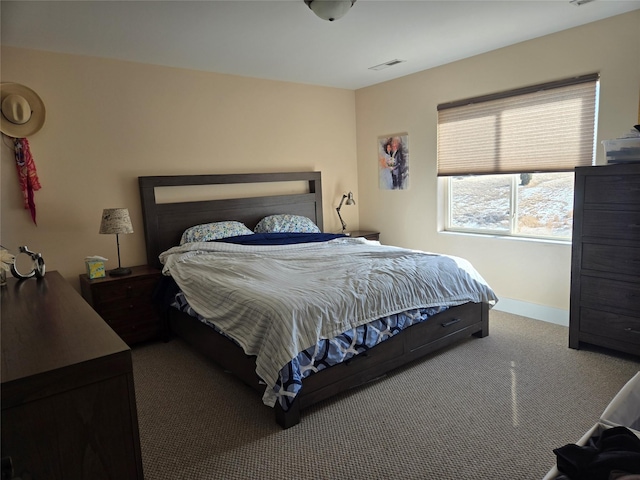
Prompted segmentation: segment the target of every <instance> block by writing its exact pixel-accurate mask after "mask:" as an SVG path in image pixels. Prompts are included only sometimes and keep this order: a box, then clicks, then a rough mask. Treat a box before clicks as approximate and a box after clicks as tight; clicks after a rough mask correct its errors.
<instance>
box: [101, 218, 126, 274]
mask: <svg viewBox="0 0 640 480" xmlns="http://www.w3.org/2000/svg"><path fill="white" fill-rule="evenodd" d="M100 233H104V234H114V233H115V235H116V245H117V246H118V268H116V269H113V270H110V271H109V275H111V276H113V277H121V276H123V275H130V274H131V269H130V268H123V267H122V266H121V265H120V240H119V238H118V235H120V234H121V233H133V226H132V225H131V218H129V210H127V209H126V208H105V209H104V210H103V211H102V222H101V223H100Z"/></svg>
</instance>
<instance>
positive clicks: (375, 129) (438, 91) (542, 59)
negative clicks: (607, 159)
mask: <svg viewBox="0 0 640 480" xmlns="http://www.w3.org/2000/svg"><path fill="white" fill-rule="evenodd" d="M591 72H600V74H601V84H600V112H599V123H598V143H597V146H598V151H597V152H598V156H597V161H598V163H603V158H602V157H603V155H602V147H601V146H600V140H602V139H608V138H615V137H617V136H619V135H620V134H622V133H625V132H627V131H628V130H629V129H630V128H632V126H633V125H634V124H635V122H636V120H637V118H638V95H639V92H640V11H635V12H632V13H629V14H625V15H621V16H617V17H613V18H610V19H607V20H603V21H600V22H596V23H592V24H589V25H586V26H582V27H579V28H574V29H571V30H566V31H564V32H560V33H558V34H554V35H549V36H546V37H542V38H539V39H535V40H532V41H528V42H524V43H521V44H518V45H514V46H511V47H508V48H503V49H500V50H496V51H493V52H490V53H487V54H483V55H478V56H476V57H473V58H469V59H466V60H462V61H459V62H455V63H452V64H449V65H445V66H442V67H439V68H434V69H430V70H426V71H424V72H421V73H417V74H414V75H410V76H406V77H403V78H400V79H398V80H394V81H390V82H386V83H383V84H379V85H376V86H372V87H369V88H364V89H361V90H358V91H357V92H356V124H357V135H358V178H359V191H360V202H359V210H360V226H361V227H362V228H366V227H371V228H375V229H380V231H381V232H382V234H381V240H382V241H383V242H385V243H391V244H397V245H402V246H406V247H411V248H418V249H423V250H430V251H438V252H444V253H449V254H452V255H459V256H463V257H466V258H468V259H469V260H470V261H471V262H472V263H473V264H474V265H475V266H476V268H478V270H479V271H480V272H481V273H482V275H483V276H484V277H485V278H486V279H487V280H488V281H489V283H490V284H491V285H492V287H493V288H494V289H495V290H496V292H497V294H498V295H499V296H501V297H505V298H508V299H512V300H516V301H520V302H526V303H529V304H535V305H543V306H548V307H551V308H555V309H562V310H568V308H569V287H570V263H571V247H570V245H568V244H564V245H562V244H552V243H542V242H532V241H523V240H510V239H500V238H489V237H481V236H468V235H453V234H445V233H438V214H439V212H438V191H437V178H436V129H437V125H436V122H437V113H436V106H437V105H438V104H439V103H443V102H449V101H453V100H459V99H463V98H467V97H473V96H477V95H483V94H488V93H494V92H499V91H503V90H508V89H512V88H516V87H522V86H526V85H531V84H536V83H541V82H547V81H550V80H557V79H562V78H566V77H571V76H575V75H581V74H585V73H591ZM394 132H408V133H409V148H410V187H409V189H408V190H406V191H384V190H379V189H378V178H377V175H378V170H377V152H376V139H377V137H378V136H379V135H385V134H390V133H394Z"/></svg>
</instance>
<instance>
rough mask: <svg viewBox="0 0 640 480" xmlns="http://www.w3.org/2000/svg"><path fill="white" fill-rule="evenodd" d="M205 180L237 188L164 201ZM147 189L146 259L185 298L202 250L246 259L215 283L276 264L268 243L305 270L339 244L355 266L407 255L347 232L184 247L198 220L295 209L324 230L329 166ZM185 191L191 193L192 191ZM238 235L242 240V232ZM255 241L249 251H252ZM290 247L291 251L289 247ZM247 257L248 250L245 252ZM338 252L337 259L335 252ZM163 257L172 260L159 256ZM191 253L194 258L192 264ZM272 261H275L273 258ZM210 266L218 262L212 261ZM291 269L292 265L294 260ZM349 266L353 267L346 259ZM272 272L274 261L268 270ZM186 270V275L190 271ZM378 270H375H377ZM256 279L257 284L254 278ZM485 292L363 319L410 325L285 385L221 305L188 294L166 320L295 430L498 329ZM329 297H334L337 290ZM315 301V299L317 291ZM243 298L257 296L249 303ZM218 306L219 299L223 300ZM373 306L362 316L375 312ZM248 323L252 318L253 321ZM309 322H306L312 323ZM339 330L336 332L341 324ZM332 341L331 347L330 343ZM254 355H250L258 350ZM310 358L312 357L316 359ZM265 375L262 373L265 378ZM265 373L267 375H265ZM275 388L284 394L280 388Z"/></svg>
mask: <svg viewBox="0 0 640 480" xmlns="http://www.w3.org/2000/svg"><path fill="white" fill-rule="evenodd" d="M264 185H270V186H276V193H273V191H272V190H269V191H268V193H258V194H257V195H254V194H246V193H242V192H244V191H246V189H247V188H248V189H249V190H251V189H252V188H254V187H255V188H256V189H257V190H258V191H259V192H260V191H261V189H260V188H258V187H264ZM289 185H295V186H296V187H295V188H293V187H291V188H290V187H289ZM203 186H208V188H210V187H212V186H213V188H216V187H220V188H221V189H225V188H226V189H228V188H230V187H231V190H223V192H230V193H229V194H227V193H224V195H223V196H224V197H225V198H220V197H219V196H214V197H215V198H213V199H209V198H205V199H201V198H198V199H190V197H189V195H186V196H185V198H179V197H180V196H178V197H175V196H174V197H172V196H171V195H170V196H169V198H168V199H167V198H159V197H158V195H157V194H158V193H159V192H161V191H165V190H166V189H169V190H174V188H173V187H180V189H187V190H186V191H188V189H189V188H194V189H197V188H201V187H203ZM234 187H238V188H240V187H242V189H245V190H242V192H241V193H237V191H235V190H233V188H234ZM139 188H140V196H141V203H142V213H143V222H144V229H145V243H146V248H147V261H148V263H149V265H155V266H158V267H161V268H162V267H164V270H165V275H168V276H170V277H172V278H173V277H175V278H174V280H175V281H176V284H175V285H174V286H175V287H176V292H173V291H171V293H170V296H173V295H174V293H178V296H176V298H180V297H179V294H180V293H181V290H185V292H184V293H185V294H186V293H188V294H189V295H191V291H190V287H189V285H188V284H190V283H193V282H191V279H195V278H196V276H197V275H195V274H194V273H191V272H188V273H186V274H185V273H184V272H183V273H180V272H181V271H180V270H179V268H182V265H183V264H184V263H189V261H190V259H191V258H193V257H195V256H198V255H202V256H203V258H204V257H206V258H214V262H218V259H221V258H222V256H225V259H226V258H230V259H231V260H233V261H234V262H235V261H237V262H238V263H237V264H235V263H234V265H233V266H232V267H229V266H226V267H224V268H222V267H220V268H221V270H220V271H218V272H217V273H216V274H215V275H211V277H212V280H211V281H213V280H214V279H215V278H217V277H218V275H221V274H222V273H224V272H223V270H229V271H235V270H236V268H244V266H247V267H246V268H250V267H249V266H248V265H249V264H251V263H253V260H252V259H253V257H251V255H260V256H261V258H262V256H264V257H265V261H266V260H269V261H274V262H275V261H277V260H274V259H272V258H270V257H269V255H272V253H268V252H265V251H264V250H269V251H271V250H273V251H274V252H275V253H273V255H275V256H276V257H277V256H279V257H280V258H281V259H282V258H285V257H286V258H287V260H289V257H291V261H294V260H295V261H296V262H298V263H297V264H296V267H295V268H296V269H298V268H301V269H303V268H309V269H313V270H314V271H316V272H317V271H318V267H317V266H316V267H314V266H312V265H313V262H314V259H315V258H318V259H321V258H323V257H322V255H327V252H329V249H336V250H331V252H338V251H340V252H344V256H343V257H340V258H344V259H345V261H344V262H342V263H344V264H345V265H346V264H350V265H353V266H354V268H355V266H356V263H350V262H356V261H357V260H356V257H359V256H361V255H363V256H365V257H367V258H368V259H370V258H371V257H374V256H380V257H385V258H386V256H387V254H386V253H385V254H384V255H382V253H381V249H382V250H385V249H386V250H385V252H387V251H388V252H389V254H390V255H394V254H396V252H400V249H397V247H389V246H382V245H380V244H379V243H378V242H370V241H368V240H364V239H351V238H348V237H347V238H344V237H343V236H342V235H335V236H333V237H331V238H330V239H329V240H325V239H322V241H320V240H319V241H318V242H317V243H311V242H309V243H307V242H306V241H302V243H297V244H294V245H286V246H284V247H276V246H274V247H271V246H269V247H263V246H252V247H247V246H245V245H236V244H233V243H232V242H231V240H226V239H222V240H221V241H219V242H207V243H206V244H205V243H187V244H186V245H184V246H180V242H181V238H182V235H183V233H184V232H185V230H187V229H189V228H190V227H193V226H195V225H200V224H207V223H211V222H224V221H229V220H233V221H237V222H240V223H241V224H244V225H245V226H246V227H247V228H248V229H250V230H253V229H254V227H255V226H256V225H258V223H259V222H260V221H261V220H262V219H264V218H265V217H269V216H271V215H276V216H279V215H294V216H296V217H303V218H308V219H310V221H311V222H313V223H314V224H315V225H317V227H318V228H319V230H322V228H323V211H322V180H321V174H320V172H285V173H258V174H224V175H173V176H144V177H139ZM280 190H282V193H279V191H280ZM180 191H181V192H182V191H183V190H180ZM181 195H182V194H181ZM318 235H324V234H318ZM267 236H269V235H267ZM276 236H277V235H276ZM290 236H291V235H290ZM293 236H295V234H294V235H293ZM247 237H250V236H247ZM237 238H240V239H242V237H237ZM252 238H253V237H252ZM255 238H257V237H255ZM247 248H249V249H250V250H248V253H247ZM282 249H285V250H284V251H282ZM394 249H397V250H394ZM256 251H257V253H256ZM414 253H415V255H420V257H419V259H420V261H422V260H423V258H422V253H423V252H415V251H408V250H406V251H405V250H404V249H403V251H402V256H403V257H404V256H413V255H414ZM405 254H406V255H405ZM242 255H249V256H248V257H244V258H242V257H241V256H242ZM333 255H334V256H335V254H333ZM236 256H238V259H237V260H236V259H235V257H236ZM330 256H331V254H329V255H328V256H326V257H324V258H325V260H322V261H324V262H326V263H325V265H329V262H331V259H330ZM267 257H269V258H267ZM434 257H435V255H434ZM161 258H162V260H163V262H164V264H163V262H161V261H160V259H161ZM184 259H187V260H188V261H187V262H185V261H183V260H184ZM305 259H306V260H305ZM346 259H349V261H348V262H347V261H346ZM352 259H353V260H352ZM231 260H230V261H231ZM199 261H200V260H198V262H199ZM367 261H369V260H367ZM425 261H426V260H425ZM441 262H443V263H445V262H448V263H450V261H449V259H448V258H446V259H444V258H443V259H442V260H441ZM307 264H308V265H307ZM273 265H276V264H275V263H274V264H273ZM291 265H293V264H291ZM185 268H186V267H185ZM198 268H199V271H204V270H206V269H205V268H204V267H202V266H200V265H199V266H198ZM208 268H209V267H207V269H208ZM211 268H213V265H212V266H211ZM287 268H290V265H288V267H287ZM340 268H341V266H340V265H337V264H336V265H335V266H332V267H331V269H330V270H327V272H332V273H334V272H337V273H336V275H338V276H337V277H332V278H331V279H330V280H329V279H325V280H324V281H325V282H327V283H336V280H337V279H338V281H339V278H341V276H342V277H344V276H345V275H344V272H343V273H340V271H339V270H340ZM344 268H351V267H346V266H345V267H344ZM172 269H174V270H172ZM270 269H271V268H265V269H264V270H270ZM470 269H472V267H470ZM171 272H173V273H171ZM207 275H209V274H207ZM247 275H249V274H247V273H246V272H244V270H243V271H242V275H239V276H241V277H243V278H246V277H247ZM181 276H183V277H184V278H181ZM347 276H349V275H347ZM376 276H377V275H372V276H371V277H372V278H373V277H376ZM185 279H187V280H189V281H186V283H184V284H183V287H184V288H178V287H179V285H178V284H179V283H180V282H182V281H185ZM207 281H209V280H207ZM251 282H252V283H253V284H257V282H253V280H251ZM482 282H484V281H482ZM226 284H227V281H226V280H225V282H224V283H221V284H218V285H217V286H215V287H207V288H210V291H211V292H213V291H214V290H215V291H216V292H217V291H219V290H221V289H224V288H225V285H226ZM198 285H199V286H198V289H199V290H203V291H204V290H205V288H204V287H202V286H201V284H198ZM359 285H361V286H362V285H364V286H363V287H362V288H367V285H366V283H363V282H362V281H360V283H359ZM289 288H291V286H289ZM474 288H475V287H474ZM482 289H483V292H481V293H480V292H479V293H477V294H476V292H473V295H471V297H469V298H472V299H473V300H468V301H463V300H459V301H454V302H448V304H447V305H443V306H438V305H432V304H430V305H426V304H425V305H424V308H417V307H416V308H415V309H411V310H407V311H406V312H394V313H393V314H392V315H391V314H390V315H384V316H382V315H381V316H380V318H379V319H378V318H376V320H375V321H376V322H382V325H385V326H386V327H382V328H380V327H378V326H377V325H378V324H374V323H369V321H370V320H372V319H370V318H367V319H366V323H365V322H364V320H362V321H361V322H359V323H358V325H357V328H358V329H365V331H366V332H369V333H366V334H365V336H367V338H368V337H369V336H370V334H371V332H376V335H378V333H379V332H381V331H383V330H385V328H387V327H388V326H389V325H392V323H391V322H394V323H393V325H399V324H402V328H400V327H395V326H394V327H393V334H387V335H385V336H384V341H381V340H380V339H377V340H374V341H372V343H371V345H360V346H359V347H358V349H356V350H355V351H353V352H352V353H349V354H348V355H344V358H342V359H341V360H336V361H334V362H333V363H327V364H326V365H323V366H322V368H311V370H312V371H313V372H315V373H311V374H308V372H307V373H305V375H304V376H302V375H298V374H297V373H296V374H295V378H294V375H293V374H292V373H287V374H286V375H285V374H284V373H283V372H286V371H288V370H291V367H290V366H289V365H286V366H284V365H281V370H280V373H279V378H278V381H279V382H281V384H279V385H278V386H277V387H276V386H273V385H272V377H273V373H272V372H271V371H270V370H269V371H267V370H266V368H267V367H265V364H268V363H269V360H270V359H271V358H272V357H273V358H276V357H278V355H276V354H272V355H270V356H267V357H268V358H267V359H266V360H265V359H264V358H263V357H264V355H263V356H262V357H261V353H260V352H262V350H263V346H264V345H259V346H258V347H255V345H254V346H253V347H252V346H251V345H249V346H247V345H246V344H245V343H244V342H243V341H241V340H239V339H238V338H236V337H234V334H233V332H231V333H230V332H228V331H226V330H225V328H227V327H226V326H225V325H226V324H225V323H224V322H225V321H226V320H227V319H226V318H224V315H219V318H213V319H211V318H207V317H208V315H214V316H215V314H216V312H215V305H216V304H215V303H213V302H212V305H211V306H210V307H209V308H210V310H207V306H206V305H205V306H203V307H202V308H204V311H205V312H208V314H206V315H198V313H199V311H200V310H201V305H200V304H199V303H198V302H195V303H196V305H197V306H198V308H192V307H191V306H190V305H189V303H188V302H184V296H183V297H182V298H183V302H182V303H181V301H178V300H176V302H175V303H174V304H173V307H172V308H167V309H166V324H167V329H168V331H170V332H171V335H176V336H178V337H181V338H182V339H184V340H185V341H186V342H187V343H188V344H189V345H191V346H192V347H193V348H195V349H196V350H198V351H200V352H201V353H203V354H204V355H205V356H207V357H209V358H210V359H212V360H213V361H215V362H216V363H217V364H219V365H220V366H221V367H222V368H224V369H225V370H228V371H230V372H232V373H233V374H235V375H236V376H237V377H238V378H239V379H241V380H242V381H243V382H245V383H246V384H248V385H249V386H251V387H252V388H254V389H255V390H257V391H258V392H260V393H261V394H263V401H264V402H265V403H266V404H268V405H272V406H273V407H274V410H275V417H276V421H277V423H278V424H279V425H281V426H282V427H283V428H289V427H291V426H293V425H296V424H297V423H299V422H300V419H301V411H302V410H304V409H305V408H308V407H309V406H311V405H314V404H316V403H318V402H320V401H322V400H325V399H327V398H329V397H332V396H334V395H336V394H338V393H340V392H343V391H346V390H348V389H350V388H353V387H356V386H360V385H363V384H365V383H367V382H369V381H372V380H375V379H378V378H381V377H382V376H384V375H385V374H386V373H387V372H389V371H391V370H393V369H395V368H398V367H400V366H402V365H405V364H407V363H409V362H411V361H413V360H416V359H418V358H420V357H424V356H426V355H428V354H431V353H432V352H435V351H436V350H439V349H441V348H444V347H446V346H449V345H451V344H453V343H455V342H458V341H460V340H461V339H463V338H467V337H469V336H471V335H473V336H476V337H485V336H487V335H488V334H489V320H488V317H489V314H488V311H489V308H490V307H491V306H492V304H493V303H495V301H496V300H497V298H496V297H495V295H494V294H493V292H492V291H491V289H490V288H489V287H488V285H487V286H486V289H484V284H483V287H482ZM167 290H169V289H167ZM237 290H238V289H236V291H237ZM334 293H335V292H334ZM330 295H333V293H332V294H330ZM415 295H417V294H415ZM205 296H206V295H205ZM317 296H318V300H317V302H316V307H317V308H319V307H318V305H326V304H328V303H329V302H327V301H326V298H328V297H325V300H321V299H320V297H322V295H320V294H318V295H317ZM476 297H477V298H476ZM225 298H226V297H225ZM314 298H315V296H314ZM456 298H457V297H456ZM460 298H462V297H460ZM309 299H310V301H311V297H309ZM191 300H194V297H191ZM204 301H207V299H206V298H204V297H203V302H204ZM252 301H253V300H252ZM343 301H344V302H347V303H345V304H344V305H343V306H342V307H341V308H337V307H336V312H338V311H343V310H346V309H349V308H351V303H349V302H350V300H348V299H347V300H344V299H343ZM244 303H246V304H248V303H251V302H249V301H245V302H244ZM311 303H312V302H311ZM203 305H204V304H203ZM217 305H220V303H217ZM174 307H176V308H174ZM317 308H316V310H314V309H313V308H310V307H306V306H305V309H306V310H305V311H312V312H316V311H317ZM359 311H360V310H359ZM380 311H382V310H380ZM366 313H368V312H366ZM366 313H365V314H363V315H364V316H366ZM255 314H256V311H252V313H251V315H252V316H253V315H255ZM363 318H364V317H363ZM218 320H219V321H218ZM243 321H244V322H245V323H247V322H246V319H245V320H243ZM251 321H252V322H253V323H259V321H261V319H257V320H255V322H254V319H253V318H252V319H251ZM332 321H333V320H332ZM336 322H337V321H336ZM253 323H252V325H253ZM303 323H307V322H306V320H305V321H304V322H303ZM221 325H222V327H221ZM338 325H341V323H338ZM372 325H374V327H372ZM333 328H334V329H335V327H333ZM355 328H356V327H355V326H354V329H353V330H351V329H348V330H346V331H345V332H344V333H345V335H346V337H344V338H346V340H344V338H343V340H341V341H346V342H349V341H351V342H352V345H353V342H354V341H355V340H354V338H355V337H356V336H358V335H361V334H359V333H357V332H360V331H362V330H355ZM367 329H368V330H367ZM269 330H271V327H267V328H265V329H264V330H263V331H265V332H267V331H269ZM321 333H322V335H320V337H319V338H318V339H317V340H318V344H317V345H311V344H308V345H307V344H305V345H303V347H308V348H307V349H306V350H305V351H304V352H300V355H298V357H299V358H301V359H302V361H303V362H304V361H306V360H305V359H306V357H304V355H305V352H307V351H308V352H314V351H315V352H317V351H318V349H319V347H318V345H320V344H321V343H320V342H327V344H329V343H330V342H336V343H337V342H338V336H336V338H330V339H329V338H325V336H324V335H323V334H324V333H326V331H325V330H322V332H321ZM276 336H277V335H276ZM276 336H274V338H276ZM367 341H368V340H367ZM296 342H297V340H296ZM296 342H294V341H292V340H291V341H290V340H289V339H287V340H285V341H284V342H283V343H286V345H285V346H284V347H283V348H285V349H291V348H294V347H292V345H291V344H292V343H296ZM264 343H265V344H269V345H270V344H271V341H270V340H269V341H267V340H265V342H264ZM241 345H242V346H241ZM323 345H324V343H323ZM301 348H302V347H301ZM322 348H325V347H322ZM326 348H327V349H328V348H329V347H326ZM314 349H315V350H314ZM347 350H348V348H347ZM352 350H353V349H352ZM245 352H249V354H247V353H245ZM311 355H312V354H307V356H311ZM294 360H296V359H295V358H294V359H292V360H291V361H292V364H293V362H294ZM313 361H314V362H315V361H316V359H315V358H314V359H313ZM278 365H280V364H278ZM305 368H306V367H305ZM307 370H308V368H307ZM257 372H260V373H261V374H260V375H259V374H258V373H257ZM283 377H286V378H283ZM265 378H267V379H268V381H265V380H264V379H265ZM265 384H266V385H265ZM289 388H291V389H292V390H291V391H292V392H294V393H288V390H287V389H289ZM272 390H273V391H275V392H276V393H275V394H273V393H272ZM274 398H275V400H274Z"/></svg>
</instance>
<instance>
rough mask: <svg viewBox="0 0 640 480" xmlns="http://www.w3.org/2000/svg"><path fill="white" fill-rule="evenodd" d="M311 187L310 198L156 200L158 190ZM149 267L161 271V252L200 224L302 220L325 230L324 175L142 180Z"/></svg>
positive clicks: (297, 195) (306, 195) (307, 195)
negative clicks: (279, 184)
mask: <svg viewBox="0 0 640 480" xmlns="http://www.w3.org/2000/svg"><path fill="white" fill-rule="evenodd" d="M300 181H306V182H308V185H309V188H308V192H307V193H293V194H292V193H285V194H282V195H268V196H264V195H262V196H250V197H243V198H237V197H234V198H223V199H216V200H198V201H169V202H165V203H158V202H157V201H156V188H159V187H184V186H201V185H229V184H263V183H265V182H272V183H273V182H300ZM138 184H139V186H140V200H141V202H142V218H143V222H144V236H145V244H146V247H147V263H148V264H149V265H154V266H158V267H159V266H160V261H159V260H158V256H159V255H160V253H162V252H164V251H165V250H168V249H169V248H171V247H173V246H175V245H178V244H179V243H180V237H181V236H182V233H183V232H184V231H185V230H186V229H187V228H189V227H191V226H194V225H199V224H201V223H209V222H219V221H222V220H236V221H238V222H242V223H244V224H245V225H246V226H247V227H249V228H251V229H253V228H254V227H255V226H256V224H257V223H258V222H259V221H260V220H261V219H262V218H264V217H266V216H267V215H274V214H280V213H290V214H294V215H304V216H305V217H309V218H310V219H311V220H313V221H314V222H315V224H316V225H318V227H320V229H321V230H322V229H323V222H322V180H321V175H320V172H284V173H249V174H228V175H168V176H154V177H138Z"/></svg>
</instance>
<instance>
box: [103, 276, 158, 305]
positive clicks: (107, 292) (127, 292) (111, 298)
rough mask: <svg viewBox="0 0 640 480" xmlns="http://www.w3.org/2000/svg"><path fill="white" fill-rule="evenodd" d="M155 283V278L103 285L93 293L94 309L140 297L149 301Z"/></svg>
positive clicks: (156, 280)
mask: <svg viewBox="0 0 640 480" xmlns="http://www.w3.org/2000/svg"><path fill="white" fill-rule="evenodd" d="M156 283H158V279H157V278H141V279H131V280H126V281H122V282H112V283H107V284H104V285H103V286H102V287H101V288H99V289H96V290H95V291H94V294H93V295H94V303H95V307H96V308H97V309H98V308H102V307H103V306H106V305H108V304H110V303H115V302H121V301H125V302H126V301H128V300H131V299H135V298H140V297H142V298H145V299H147V301H149V299H150V298H151V295H152V294H153V289H154V288H155V286H156Z"/></svg>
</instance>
